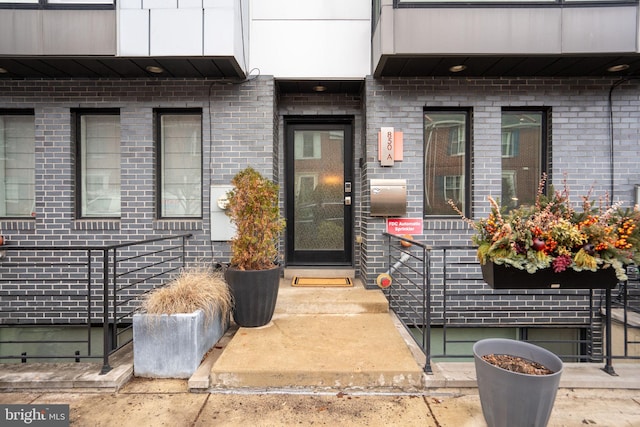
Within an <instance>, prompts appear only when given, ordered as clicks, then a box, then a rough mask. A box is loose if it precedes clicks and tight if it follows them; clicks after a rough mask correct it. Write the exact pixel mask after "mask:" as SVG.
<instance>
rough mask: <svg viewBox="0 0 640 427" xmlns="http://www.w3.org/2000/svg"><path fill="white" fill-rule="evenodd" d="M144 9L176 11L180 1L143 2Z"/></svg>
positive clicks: (153, 0) (156, 0)
mask: <svg viewBox="0 0 640 427" xmlns="http://www.w3.org/2000/svg"><path fill="white" fill-rule="evenodd" d="M142 7H143V8H144V9H176V8H177V7H178V0H142Z"/></svg>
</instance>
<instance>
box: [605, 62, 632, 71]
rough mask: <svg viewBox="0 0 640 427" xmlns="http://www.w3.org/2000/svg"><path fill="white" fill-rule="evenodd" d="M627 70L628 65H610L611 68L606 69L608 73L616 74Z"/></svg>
mask: <svg viewBox="0 0 640 427" xmlns="http://www.w3.org/2000/svg"><path fill="white" fill-rule="evenodd" d="M628 69H629V64H618V65H612V66H611V67H609V68H607V71H608V72H610V73H617V72H618V71H624V70H628Z"/></svg>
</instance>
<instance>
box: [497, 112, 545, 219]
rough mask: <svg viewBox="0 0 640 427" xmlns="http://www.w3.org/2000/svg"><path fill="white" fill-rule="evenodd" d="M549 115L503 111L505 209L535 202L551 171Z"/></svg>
mask: <svg viewBox="0 0 640 427" xmlns="http://www.w3.org/2000/svg"><path fill="white" fill-rule="evenodd" d="M547 115H548V112H547V111H546V110H545V109H533V110H532V109H527V110H524V109H503V111H502V200H501V203H502V206H507V207H510V208H515V207H518V206H521V205H530V204H533V203H535V199H536V194H537V191H538V183H539V181H540V177H541V176H542V173H543V172H546V170H547V165H546V163H547V162H546V153H547V143H546V141H547V133H548V132H547Z"/></svg>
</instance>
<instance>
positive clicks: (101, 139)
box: [80, 114, 120, 217]
mask: <svg viewBox="0 0 640 427" xmlns="http://www.w3.org/2000/svg"><path fill="white" fill-rule="evenodd" d="M80 175H81V176H80V182H81V184H80V200H81V203H80V206H81V211H80V216H82V217H119V216H120V117H119V116H118V115H98V114H81V115H80Z"/></svg>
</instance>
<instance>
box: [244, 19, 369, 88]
mask: <svg viewBox="0 0 640 427" xmlns="http://www.w3.org/2000/svg"><path fill="white" fill-rule="evenodd" d="M251 30H252V31H251V53H250V58H251V59H250V64H251V68H254V67H257V68H259V69H260V72H261V74H267V75H273V76H275V77H279V78H317V77H322V78H362V77H364V76H366V75H367V74H369V68H370V62H369V61H370V45H369V41H370V31H371V28H370V23H369V21H368V20H366V21H315V20H312V21H299V20H293V21H253V22H252V27H251Z"/></svg>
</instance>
